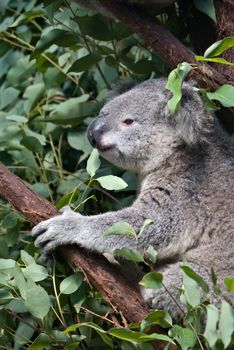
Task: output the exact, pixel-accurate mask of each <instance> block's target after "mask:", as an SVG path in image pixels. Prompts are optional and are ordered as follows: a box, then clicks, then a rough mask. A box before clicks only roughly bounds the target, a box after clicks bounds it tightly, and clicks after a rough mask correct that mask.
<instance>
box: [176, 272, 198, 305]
mask: <svg viewBox="0 0 234 350" xmlns="http://www.w3.org/2000/svg"><path fill="white" fill-rule="evenodd" d="M180 301H181V303H183V304H185V305H190V306H192V307H196V306H198V305H199V304H200V302H201V300H200V291H199V287H198V284H197V282H196V281H195V280H194V279H193V278H191V277H189V276H188V275H187V274H186V273H185V272H184V271H183V289H182V293H181V295H180Z"/></svg>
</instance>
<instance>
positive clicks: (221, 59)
mask: <svg viewBox="0 0 234 350" xmlns="http://www.w3.org/2000/svg"><path fill="white" fill-rule="evenodd" d="M195 59H196V60H197V61H205V62H213V63H221V64H227V65H229V66H232V67H234V63H232V62H229V61H227V60H225V59H224V58H220V57H218V58H217V57H215V58H206V57H203V56H195Z"/></svg>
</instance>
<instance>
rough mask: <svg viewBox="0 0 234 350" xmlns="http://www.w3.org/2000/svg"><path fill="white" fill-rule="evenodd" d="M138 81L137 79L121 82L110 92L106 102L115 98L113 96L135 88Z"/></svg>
mask: <svg viewBox="0 0 234 350" xmlns="http://www.w3.org/2000/svg"><path fill="white" fill-rule="evenodd" d="M137 84H138V83H137V82H136V81H135V80H125V81H122V82H119V83H118V84H117V85H116V86H115V87H114V89H112V90H111V91H109V92H108V94H107V97H106V102H109V101H111V100H113V98H115V97H117V96H119V95H122V94H124V93H125V92H127V91H129V90H131V89H132V88H134V87H135V86H136V85H137Z"/></svg>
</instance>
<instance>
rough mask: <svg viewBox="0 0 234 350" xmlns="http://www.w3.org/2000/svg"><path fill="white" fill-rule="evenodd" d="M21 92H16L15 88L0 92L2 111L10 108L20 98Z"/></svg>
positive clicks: (0, 107)
mask: <svg viewBox="0 0 234 350" xmlns="http://www.w3.org/2000/svg"><path fill="white" fill-rule="evenodd" d="M19 93H20V92H19V90H16V89H15V88H13V87H8V88H6V89H5V90H3V89H1V90H0V109H4V108H6V107H8V106H9V105H10V104H11V103H13V102H14V101H15V100H16V98H17V97H18V96H19Z"/></svg>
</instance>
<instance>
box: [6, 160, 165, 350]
mask: <svg viewBox="0 0 234 350" xmlns="http://www.w3.org/2000/svg"><path fill="white" fill-rule="evenodd" d="M0 196H1V197H2V198H4V199H5V200H6V201H8V202H9V203H11V205H12V206H13V207H14V208H15V209H17V210H18V211H19V212H20V213H22V214H23V215H24V216H25V217H26V218H27V219H28V220H29V221H30V222H31V223H32V224H36V223H38V222H40V221H41V220H46V219H49V218H50V217H52V216H55V215H57V214H58V211H57V209H56V208H55V207H54V206H53V205H52V204H51V203H49V202H48V201H47V200H46V199H44V198H41V197H40V196H39V195H38V194H36V193H35V192H33V191H32V190H31V189H30V188H29V187H27V186H26V185H25V183H24V182H23V181H22V180H21V179H20V178H19V177H17V176H16V175H14V174H13V173H12V172H10V171H9V170H8V169H7V168H6V167H5V166H4V165H3V164H1V163H0ZM61 252H62V254H63V255H64V256H65V257H66V259H67V260H68V261H69V262H71V263H72V264H73V265H75V266H76V267H77V268H78V269H81V270H82V271H84V273H85V275H86V276H87V278H88V279H89V281H90V282H92V283H93V285H94V286H95V287H96V288H97V290H98V291H99V292H100V293H101V294H102V295H103V297H104V298H105V300H106V301H107V302H109V303H110V304H111V305H112V306H113V307H114V308H116V309H117V310H118V311H119V312H120V313H122V314H123V315H124V317H125V318H126V319H127V320H128V321H129V322H133V323H138V322H140V321H141V320H142V319H143V318H144V317H145V316H146V315H147V314H148V313H149V312H150V309H149V308H148V306H147V305H146V304H145V303H144V301H143V299H142V297H141V295H140V293H139V291H137V290H136V289H135V288H133V287H132V286H131V284H130V283H129V282H128V281H127V280H126V279H125V278H124V277H123V276H121V275H120V273H119V271H117V270H116V269H115V267H114V266H113V265H111V264H110V263H109V262H108V261H107V260H106V259H105V258H104V257H102V256H100V255H94V254H90V253H88V252H85V251H83V250H82V249H80V248H78V247H74V246H67V247H63V249H61ZM155 345H156V346H157V349H162V348H164V346H165V343H164V342H160V341H159V342H157V343H156V344H155Z"/></svg>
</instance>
